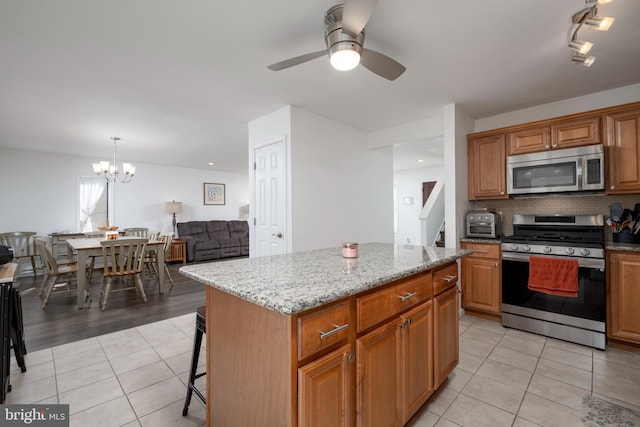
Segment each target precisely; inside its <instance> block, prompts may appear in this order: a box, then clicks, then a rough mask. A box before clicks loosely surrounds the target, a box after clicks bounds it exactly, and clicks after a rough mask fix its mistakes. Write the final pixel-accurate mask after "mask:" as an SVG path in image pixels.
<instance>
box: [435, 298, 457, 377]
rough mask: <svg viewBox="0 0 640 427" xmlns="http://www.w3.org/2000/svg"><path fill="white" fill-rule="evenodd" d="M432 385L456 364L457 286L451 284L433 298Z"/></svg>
mask: <svg viewBox="0 0 640 427" xmlns="http://www.w3.org/2000/svg"><path fill="white" fill-rule="evenodd" d="M433 301H434V302H433V349H434V358H433V387H434V389H437V388H438V387H439V386H440V385H441V384H442V383H443V382H444V380H445V379H446V378H447V376H448V375H449V374H450V373H451V371H453V369H454V368H455V367H456V366H457V365H458V361H459V357H460V353H459V349H460V347H459V340H458V335H459V324H458V288H457V287H456V286H452V287H451V288H449V289H448V290H447V291H445V292H443V293H441V294H440V295H437V296H435V297H434V300H433Z"/></svg>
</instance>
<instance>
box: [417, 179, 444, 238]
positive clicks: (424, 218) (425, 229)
mask: <svg viewBox="0 0 640 427" xmlns="http://www.w3.org/2000/svg"><path fill="white" fill-rule="evenodd" d="M419 218H420V235H421V240H422V242H421V243H422V245H424V246H431V247H433V246H435V245H436V242H437V241H438V239H439V237H440V230H441V229H443V227H444V172H443V173H441V174H440V176H438V180H437V181H436V185H435V186H434V187H433V190H432V191H431V194H430V195H429V198H428V199H427V202H426V203H425V204H424V206H423V207H422V212H420V217H419Z"/></svg>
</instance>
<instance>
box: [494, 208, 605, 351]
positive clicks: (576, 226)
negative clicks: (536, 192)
mask: <svg viewBox="0 0 640 427" xmlns="http://www.w3.org/2000/svg"><path fill="white" fill-rule="evenodd" d="M513 230H514V234H513V235H512V236H508V237H505V238H503V240H502V242H503V243H502V260H503V262H502V324H503V325H504V326H506V327H510V328H515V329H521V330H525V331H529V332H534V333H537V334H541V335H545V336H549V337H554V338H558V339H562V340H566V341H571V342H575V343H579V344H583V345H588V346H591V347H595V348H599V349H602V350H604V349H605V346H606V324H605V320H606V308H605V307H606V303H605V294H606V289H605V287H606V285H605V261H604V218H603V216H602V215H514V216H513ZM531 256H536V257H541V258H556V259H573V260H577V261H578V293H577V296H558V295H550V294H547V293H543V292H538V291H534V290H530V289H529V287H528V281H529V258H530V257H531Z"/></svg>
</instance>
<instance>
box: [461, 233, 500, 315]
mask: <svg viewBox="0 0 640 427" xmlns="http://www.w3.org/2000/svg"><path fill="white" fill-rule="evenodd" d="M460 247H461V248H462V249H471V250H472V251H474V252H473V253H472V254H471V255H468V256H466V257H463V258H462V260H461V261H460V262H461V266H462V307H464V308H465V309H467V310H472V311H476V312H481V313H487V314H490V315H496V316H500V314H501V313H502V309H501V308H502V307H501V304H502V262H501V260H500V258H501V255H500V253H501V248H500V244H484V243H469V242H463V243H461V244H460Z"/></svg>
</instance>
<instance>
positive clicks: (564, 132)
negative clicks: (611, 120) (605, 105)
mask: <svg viewBox="0 0 640 427" xmlns="http://www.w3.org/2000/svg"><path fill="white" fill-rule="evenodd" d="M592 144H600V117H587V118H581V119H573V120H563V121H561V122H559V123H556V124H554V125H553V126H551V148H569V147H580V146H582V145H592Z"/></svg>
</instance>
